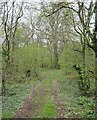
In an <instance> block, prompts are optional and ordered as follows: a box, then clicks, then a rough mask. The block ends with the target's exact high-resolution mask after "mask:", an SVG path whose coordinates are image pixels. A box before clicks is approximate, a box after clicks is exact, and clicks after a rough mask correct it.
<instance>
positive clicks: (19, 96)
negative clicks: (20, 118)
mask: <svg viewBox="0 0 97 120" xmlns="http://www.w3.org/2000/svg"><path fill="white" fill-rule="evenodd" d="M35 84H36V81H34V80H31V81H30V82H25V83H21V84H14V85H12V86H10V88H9V89H8V91H7V92H8V94H7V95H6V96H4V97H2V102H3V104H2V117H3V118H12V117H13V116H14V113H15V111H16V110H17V109H18V108H19V107H20V106H21V105H22V103H23V102H24V100H25V99H26V97H27V96H28V94H29V93H30V90H31V88H32V87H33V86H34V85H35ZM9 94H13V95H12V96H10V95H9Z"/></svg>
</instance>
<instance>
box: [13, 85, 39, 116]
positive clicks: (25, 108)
mask: <svg viewBox="0 0 97 120" xmlns="http://www.w3.org/2000/svg"><path fill="white" fill-rule="evenodd" d="M40 84H41V83H39V84H38V85H37V86H36V87H34V88H32V90H31V94H30V95H29V96H28V97H27V98H26V100H25V102H24V103H23V105H22V106H21V107H20V108H19V109H18V110H17V111H16V113H15V116H14V118H28V117H30V115H31V113H32V109H33V108H34V109H35V107H34V106H33V104H32V102H31V101H32V98H33V97H34V96H35V94H36V90H37V88H39V86H40ZM32 106H33V108H32Z"/></svg>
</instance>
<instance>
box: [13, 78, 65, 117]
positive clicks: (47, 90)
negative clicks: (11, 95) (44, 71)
mask: <svg viewBox="0 0 97 120" xmlns="http://www.w3.org/2000/svg"><path fill="white" fill-rule="evenodd" d="M54 79H55V78H54ZM51 102H52V104H54V105H55V108H53V109H55V111H56V115H55V116H52V115H51V114H52V113H51V114H50V113H48V117H55V118H66V115H65V111H66V109H65V106H64V104H63V102H62V100H61V98H60V96H59V95H58V83H57V80H51V79H49V80H47V79H46V78H45V80H43V81H41V82H40V83H38V84H37V85H36V87H34V88H32V90H31V93H30V94H29V96H28V97H27V98H26V100H25V101H24V103H23V104H22V106H21V107H20V108H19V109H18V110H17V111H16V113H15V116H14V118H44V117H46V116H45V115H44V114H43V113H42V112H43V107H44V106H45V104H48V103H51ZM47 112H48V111H47ZM49 114H50V116H49Z"/></svg>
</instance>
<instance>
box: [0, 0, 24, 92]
mask: <svg viewBox="0 0 97 120" xmlns="http://www.w3.org/2000/svg"><path fill="white" fill-rule="evenodd" d="M23 4H24V3H23V2H22V3H21V4H18V3H17V2H16V1H15V0H13V1H12V2H11V1H6V2H3V3H2V5H3V7H2V13H3V14H2V26H3V29H4V42H3V44H2V55H3V60H4V61H5V66H3V67H4V68H3V76H2V90H3V91H2V93H3V94H5V78H6V74H7V70H8V68H9V67H10V64H11V52H12V51H13V50H14V46H15V42H14V39H15V34H16V30H17V27H18V23H19V20H20V18H21V17H22V16H23Z"/></svg>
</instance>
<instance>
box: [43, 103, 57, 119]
mask: <svg viewBox="0 0 97 120" xmlns="http://www.w3.org/2000/svg"><path fill="white" fill-rule="evenodd" d="M56 114H57V113H56V110H55V105H54V103H46V104H45V105H44V108H43V116H45V117H46V118H50V117H52V118H55V116H56Z"/></svg>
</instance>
